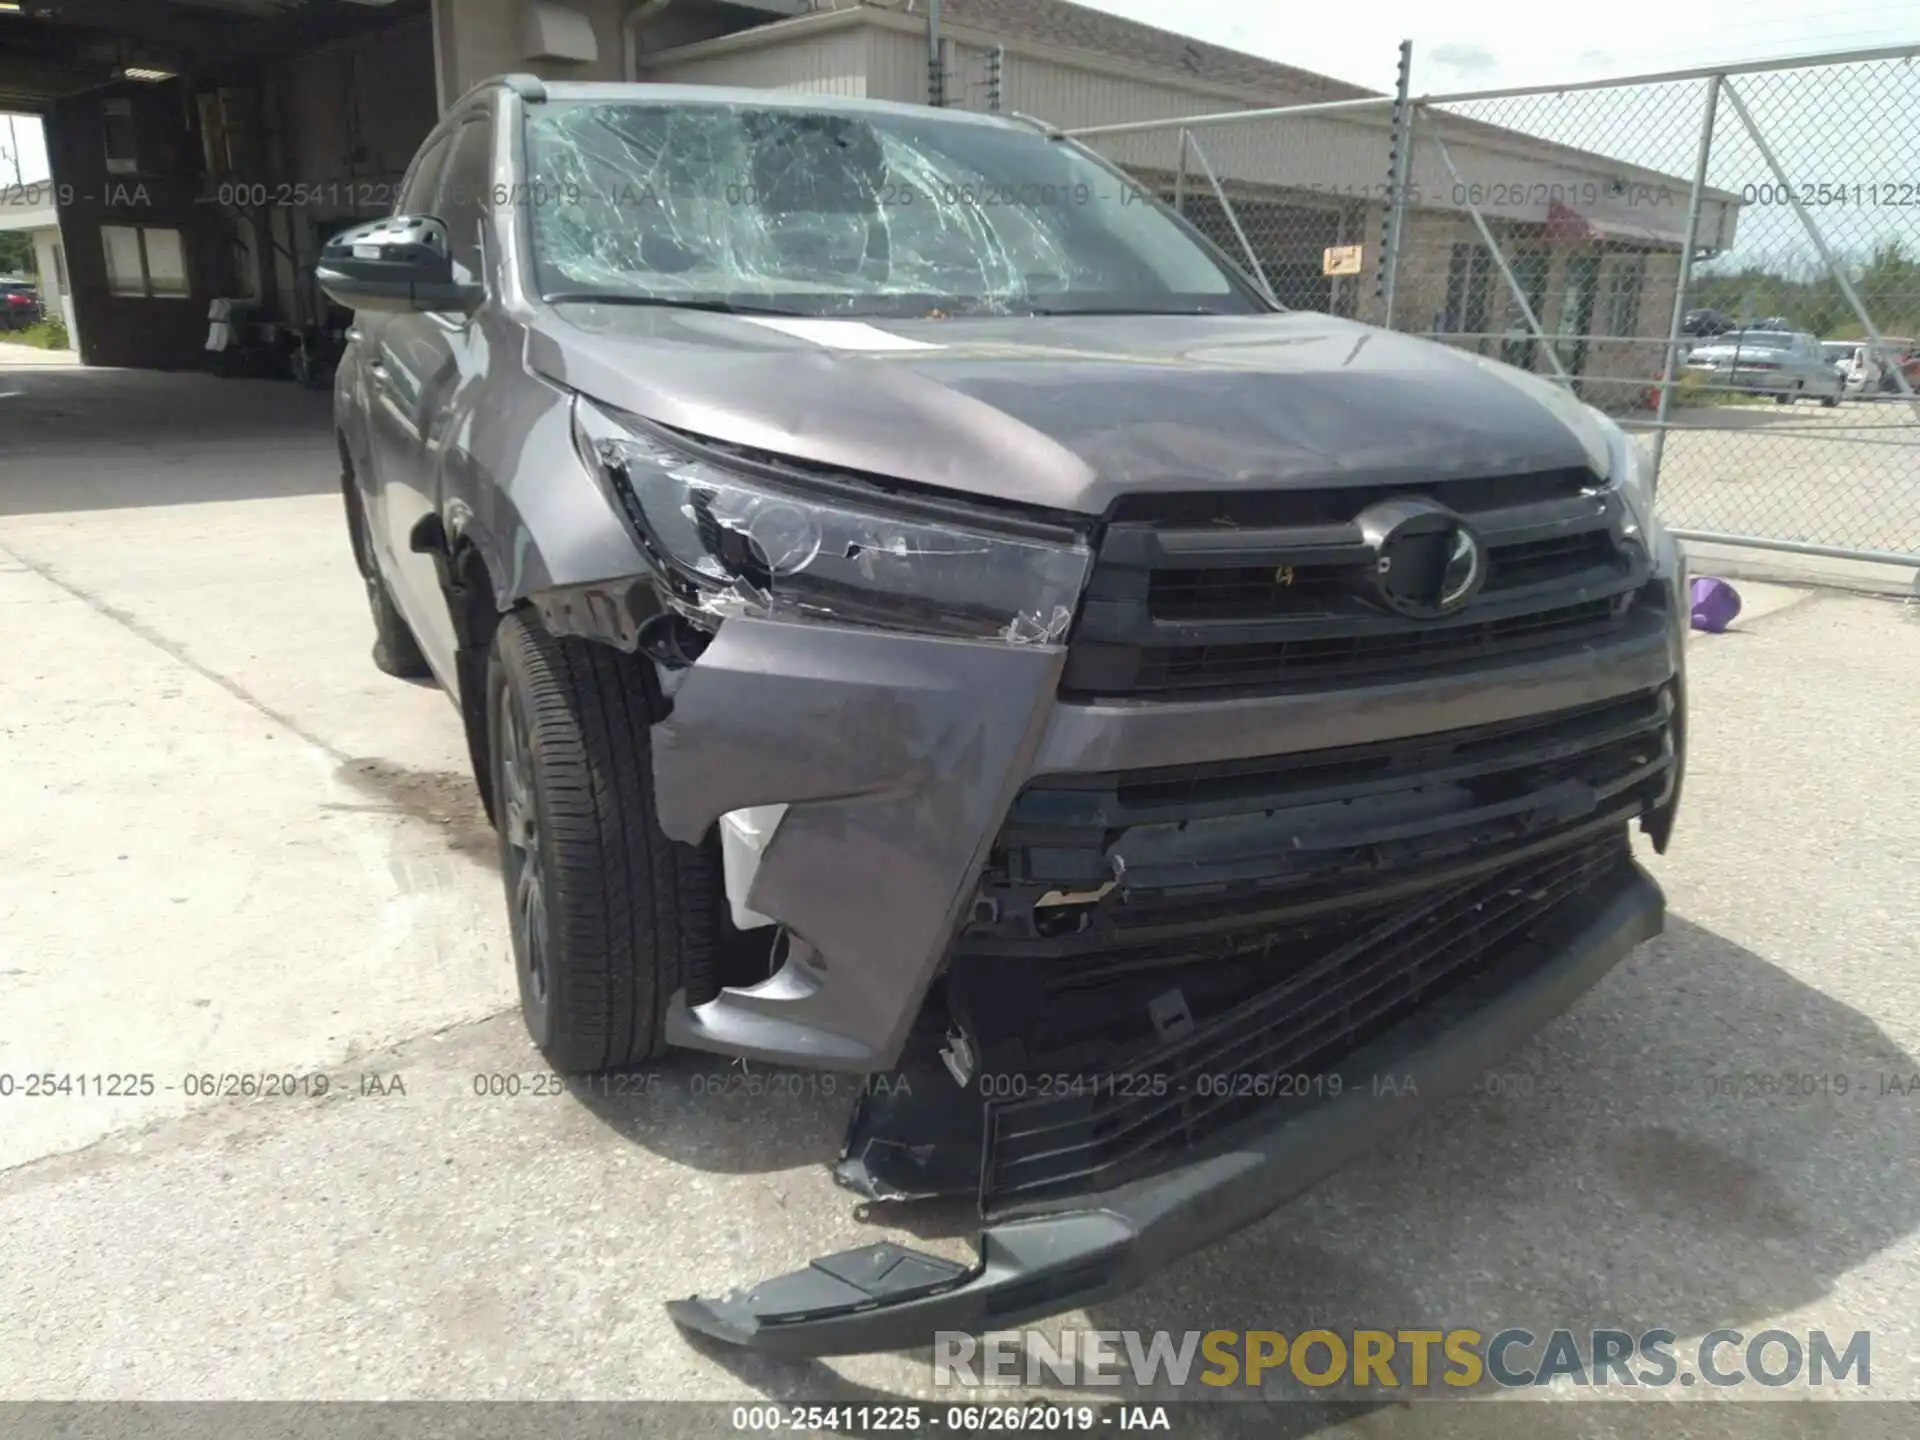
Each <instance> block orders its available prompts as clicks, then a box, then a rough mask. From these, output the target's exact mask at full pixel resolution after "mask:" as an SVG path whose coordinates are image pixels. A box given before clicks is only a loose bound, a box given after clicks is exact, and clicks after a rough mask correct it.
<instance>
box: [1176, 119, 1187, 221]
mask: <svg viewBox="0 0 1920 1440" xmlns="http://www.w3.org/2000/svg"><path fill="white" fill-rule="evenodd" d="M1173 213H1174V214H1176V215H1184V214H1186V213H1187V132H1186V130H1185V129H1184V128H1183V129H1182V130H1181V131H1180V159H1179V161H1178V162H1177V163H1176V164H1175V166H1174V170H1173Z"/></svg>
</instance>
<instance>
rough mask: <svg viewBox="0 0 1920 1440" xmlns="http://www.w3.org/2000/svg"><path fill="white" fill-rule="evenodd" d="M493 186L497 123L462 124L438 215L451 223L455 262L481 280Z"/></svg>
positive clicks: (443, 179)
mask: <svg viewBox="0 0 1920 1440" xmlns="http://www.w3.org/2000/svg"><path fill="white" fill-rule="evenodd" d="M492 189H493V126H492V125H491V124H490V123H489V122H488V121H486V120H485V119H475V120H469V121H467V123H466V124H464V125H462V126H461V127H460V130H459V134H458V135H457V136H456V137H455V139H454V142H453V149H452V151H451V152H450V158H449V159H448V161H447V168H446V171H445V173H444V175H443V176H442V177H441V181H440V194H439V198H438V200H437V201H436V208H435V209H434V212H433V213H434V214H436V215H438V216H439V217H440V218H441V219H442V220H444V221H446V223H447V240H448V243H449V244H450V245H451V247H452V250H453V263H454V264H455V265H456V266H459V267H461V268H463V269H464V270H465V271H466V272H467V275H468V277H469V278H471V279H475V280H477V279H479V278H480V275H481V269H480V224H481V221H482V220H483V219H484V218H485V216H486V214H487V211H488V208H489V207H488V205H487V199H488V192H489V191H491V190H492Z"/></svg>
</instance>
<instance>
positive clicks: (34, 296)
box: [0, 280, 40, 330]
mask: <svg viewBox="0 0 1920 1440" xmlns="http://www.w3.org/2000/svg"><path fill="white" fill-rule="evenodd" d="M39 318H40V291H39V290H38V289H37V288H36V287H35V285H34V283H33V282H32V281H31V280H0V329H7V330H24V329H25V328H26V327H27V326H29V325H31V324H33V323H34V322H35V321H37V320H38V319H39Z"/></svg>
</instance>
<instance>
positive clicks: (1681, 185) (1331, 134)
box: [1074, 46, 1920, 564]
mask: <svg viewBox="0 0 1920 1440" xmlns="http://www.w3.org/2000/svg"><path fill="white" fill-rule="evenodd" d="M1916 56H1920V46H1917V47H1908V48H1905V49H1893V50H1878V51H1871V52H1857V53H1853V54H1849V55H1845V56H1826V57H1808V58H1806V59H1803V60H1796V61H1791V62H1771V63H1769V64H1766V65H1757V66H1748V67H1744V68H1743V67H1738V66H1729V67H1725V68H1719V69H1698V70H1691V71H1686V72H1678V73H1673V74H1667V75H1654V76H1643V77H1635V78H1629V79H1623V80H1619V81H1610V82H1582V83H1581V84H1578V85H1570V86H1565V87H1559V88H1547V87H1526V88H1521V89H1514V90H1503V91H1481V92H1472V93H1464V94H1458V95H1441V96H1426V97H1419V98H1414V99H1408V98H1406V97H1405V95H1404V89H1405V86H1404V77H1405V75H1406V54H1405V51H1404V48H1403V53H1402V72H1401V73H1402V76H1403V95H1402V96H1401V97H1394V96H1379V97H1367V98H1361V99H1346V100H1337V101H1330V102H1321V103H1316V104H1309V105H1300V106H1293V107H1287V108H1282V109H1274V110H1254V111H1240V112H1230V113H1224V114H1217V115H1201V116H1188V117H1184V118H1182V119H1174V120H1164V121H1147V122H1135V123H1130V124H1125V125H1110V126H1100V127H1094V128H1092V129H1087V130H1081V131H1078V132H1074V133H1075V136H1076V138H1077V139H1079V140H1081V141H1082V143H1084V144H1087V145H1089V146H1092V147H1093V148H1095V149H1097V150H1099V151H1101V152H1102V153H1103V154H1105V155H1106V156H1107V157H1108V158H1109V159H1111V160H1113V161H1115V162H1116V163H1118V164H1120V165H1123V166H1124V167H1126V168H1127V169H1128V170H1129V171H1131V172H1132V173H1133V174H1135V175H1136V176H1138V177H1139V178H1140V179H1142V180H1143V181H1145V182H1146V183H1147V184H1149V185H1150V186H1152V187H1153V188H1154V189H1156V190H1157V191H1158V192H1159V193H1160V194H1161V195H1162V196H1164V197H1165V198H1166V199H1168V200H1169V201H1170V202H1172V203H1174V204H1175V205H1176V206H1177V207H1178V208H1179V209H1180V210H1181V211H1182V212H1183V213H1184V214H1185V215H1186V216H1187V217H1188V219H1190V220H1191V221H1192V222H1193V223H1194V224H1195V225H1196V226H1197V227H1198V228H1199V229H1200V230H1202V231H1203V232H1205V233H1206V234H1207V235H1208V236H1209V237H1210V238H1211V239H1213V240H1214V241H1215V242H1216V243H1218V244H1219V245H1220V246H1222V248H1224V249H1225V250H1226V251H1227V253H1228V254H1230V255H1232V256H1234V257H1235V258H1236V259H1238V260H1239V261H1240V262H1241V263H1242V265H1243V266H1244V267H1245V268H1246V269H1247V270H1248V272H1249V273H1250V274H1251V275H1252V276H1253V277H1254V278H1255V280H1256V281H1257V282H1258V283H1259V284H1260V285H1262V286H1263V288H1265V289H1267V290H1268V291H1269V293H1271V294H1272V295H1273V297H1274V298H1275V299H1276V300H1278V301H1279V302H1280V303H1281V304H1283V305H1286V306H1288V307H1291V308H1295V309H1308V310H1321V311H1325V312H1327V313H1330V314H1334V315H1340V316H1344V317H1347V318H1351V319H1355V320H1360V321H1363V322H1367V323H1371V324H1377V325H1387V326H1391V327H1392V328H1394V329H1397V330H1402V331H1407V332H1410V333H1414V334H1418V335H1422V336H1425V337H1427V338H1430V339H1433V340H1436V341H1439V342H1441V343H1443V344H1447V345H1450V346H1454V347H1456V348H1459V349H1463V350H1467V351H1471V352H1472V353H1474V354H1476V355H1479V356H1482V357H1484V358H1486V359H1487V360H1489V361H1495V362H1499V363H1503V364H1507V365H1514V366H1519V367H1521V368H1523V369H1528V370H1531V371H1534V372H1535V373H1537V374H1540V375H1542V376H1544V377H1547V378H1549V379H1550V380H1552V381H1554V382H1555V383H1558V384H1562V385H1565V386H1566V387H1567V388H1569V389H1570V390H1572V391H1573V392H1574V393H1575V394H1577V395H1579V396H1580V398H1581V399H1583V400H1585V401H1586V402H1588V403H1589V404H1592V405H1594V406H1597V407H1598V408H1600V409H1602V410H1604V411H1606V412H1608V413H1609V414H1612V415H1614V416H1615V417H1616V418H1618V419H1619V420H1620V421H1621V423H1622V424H1623V425H1624V426H1625V427H1626V428H1627V429H1628V430H1629V431H1631V432H1633V433H1635V434H1637V435H1639V436H1640V437H1641V438H1642V439H1643V440H1644V441H1645V442H1646V444H1647V447H1648V449H1649V450H1650V451H1652V453H1653V455H1654V457H1655V461H1656V465H1657V475H1658V483H1659V492H1660V506H1661V510H1662V513H1663V516H1664V518H1665V519H1666V521H1667V523H1668V524H1669V525H1670V526H1672V527H1673V528H1674V529H1676V530H1677V531H1678V532H1679V533H1681V534H1683V535H1686V536H1689V537H1691V538H1696V539H1712V540H1722V541H1730V542H1734V543H1741V544H1748V545H1756V546H1761V547H1766V548H1775V549H1789V550H1804V551H1811V552H1814V553H1831V554H1839V555H1845V556H1849V557H1853V558H1868V559H1897V560H1900V561H1902V562H1905V563H1913V564H1920V399H1916V398H1915V391H1916V389H1920V123H1916V121H1915V117H1916V116H1920V64H1916V63H1915V57H1916Z"/></svg>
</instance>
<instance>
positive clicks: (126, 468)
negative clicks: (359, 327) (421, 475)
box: [0, 368, 340, 515]
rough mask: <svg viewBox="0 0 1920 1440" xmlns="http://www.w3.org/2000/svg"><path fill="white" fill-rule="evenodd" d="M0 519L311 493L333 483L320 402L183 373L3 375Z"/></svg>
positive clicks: (325, 402) (262, 385)
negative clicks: (4, 391)
mask: <svg viewBox="0 0 1920 1440" xmlns="http://www.w3.org/2000/svg"><path fill="white" fill-rule="evenodd" d="M0 388H4V389H5V390H7V391H10V392H13V393H11V394H9V395H8V396H7V397H6V398H5V399H4V400H0V515H43V514H47V515H50V514H61V513H66V512H70V511H77V510H113V509H120V508H123V507H127V506H151V505H189V504H198V503H202V502H206V501H216V500H255V499H264V498H268V497H274V496H286V495H316V494H323V493H326V492H329V491H333V490H336V489H337V488H338V487H339V484H340V462H339V456H338V454H337V452H336V451H335V449H334V443H333V427H332V419H331V413H332V412H331V403H332V402H331V399H330V397H329V396H327V395H324V394H320V393H317V392H315V391H312V390H305V389H302V388H301V387H300V386H298V385H294V384H292V383H290V382H284V381H272V380H225V379H221V378H219V377H217V376H213V375H202V374H195V373H192V372H161V371H146V370H95V369H75V368H65V369H54V368H47V369H32V368H29V369H9V370H6V371H5V372H4V373H0Z"/></svg>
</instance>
